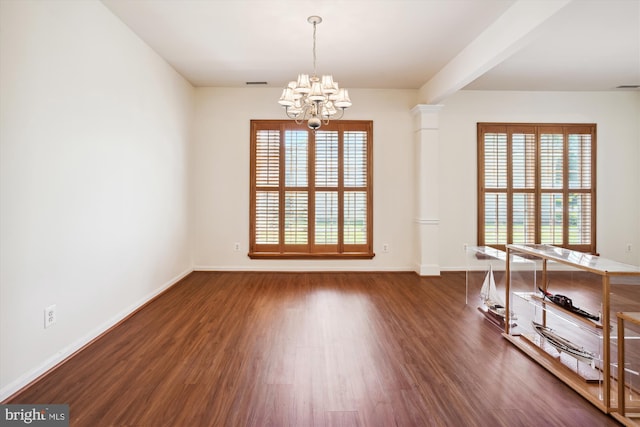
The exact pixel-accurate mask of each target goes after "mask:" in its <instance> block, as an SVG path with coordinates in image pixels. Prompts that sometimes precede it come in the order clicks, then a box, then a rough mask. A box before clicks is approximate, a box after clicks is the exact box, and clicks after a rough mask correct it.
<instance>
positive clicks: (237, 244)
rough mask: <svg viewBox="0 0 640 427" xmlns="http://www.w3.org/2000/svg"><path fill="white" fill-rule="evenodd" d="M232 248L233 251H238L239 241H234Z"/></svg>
mask: <svg viewBox="0 0 640 427" xmlns="http://www.w3.org/2000/svg"><path fill="white" fill-rule="evenodd" d="M233 250H234V251H236V252H238V251H239V250H240V243H238V242H235V243H234V244H233Z"/></svg>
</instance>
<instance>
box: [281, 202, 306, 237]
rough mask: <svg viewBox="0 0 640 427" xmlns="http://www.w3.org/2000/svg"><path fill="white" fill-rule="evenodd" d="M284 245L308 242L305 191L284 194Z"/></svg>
mask: <svg viewBox="0 0 640 427" xmlns="http://www.w3.org/2000/svg"><path fill="white" fill-rule="evenodd" d="M284 203H285V205H284V243H285V244H306V243H307V241H308V228H309V227H308V225H309V220H308V218H309V215H308V213H309V203H308V193H307V192H306V191H287V192H285V194H284Z"/></svg>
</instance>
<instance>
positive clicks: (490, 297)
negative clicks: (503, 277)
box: [480, 265, 516, 327]
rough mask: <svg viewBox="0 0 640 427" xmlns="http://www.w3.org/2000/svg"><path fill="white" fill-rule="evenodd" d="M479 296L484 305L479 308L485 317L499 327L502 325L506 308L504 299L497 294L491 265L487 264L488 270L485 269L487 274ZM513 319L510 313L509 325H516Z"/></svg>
mask: <svg viewBox="0 0 640 427" xmlns="http://www.w3.org/2000/svg"><path fill="white" fill-rule="evenodd" d="M480 298H481V299H482V301H483V303H484V307H482V308H481V309H480V310H481V311H482V312H483V313H484V314H485V316H486V317H487V319H489V320H491V321H492V322H493V323H495V324H497V325H498V326H500V327H504V325H505V317H506V309H505V305H504V301H503V300H502V298H501V297H500V295H499V294H498V290H497V289H496V280H495V278H494V276H493V269H492V267H491V265H489V271H487V275H486V276H485V277H484V282H483V283H482V288H481V289H480ZM513 320H515V315H514V314H513V313H512V314H511V316H510V322H511V324H510V325H511V326H516V324H515V323H514V322H513Z"/></svg>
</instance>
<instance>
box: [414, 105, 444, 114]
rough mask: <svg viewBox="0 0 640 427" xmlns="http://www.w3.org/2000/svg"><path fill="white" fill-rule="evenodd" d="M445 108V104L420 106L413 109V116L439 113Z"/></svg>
mask: <svg viewBox="0 0 640 427" xmlns="http://www.w3.org/2000/svg"><path fill="white" fill-rule="evenodd" d="M443 108H444V105H443V104H418V105H416V106H415V107H413V108H412V109H411V114H433V113H439V112H440V110H442V109H443Z"/></svg>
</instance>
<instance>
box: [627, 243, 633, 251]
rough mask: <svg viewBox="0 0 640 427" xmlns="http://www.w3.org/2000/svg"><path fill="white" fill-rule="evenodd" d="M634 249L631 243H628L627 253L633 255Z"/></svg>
mask: <svg viewBox="0 0 640 427" xmlns="http://www.w3.org/2000/svg"><path fill="white" fill-rule="evenodd" d="M632 249H633V248H632V246H631V243H627V253H631V250H632Z"/></svg>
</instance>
